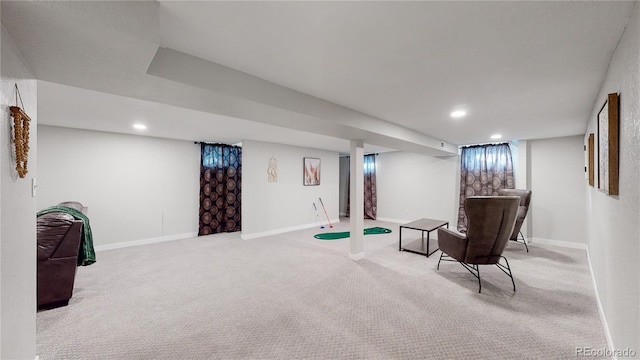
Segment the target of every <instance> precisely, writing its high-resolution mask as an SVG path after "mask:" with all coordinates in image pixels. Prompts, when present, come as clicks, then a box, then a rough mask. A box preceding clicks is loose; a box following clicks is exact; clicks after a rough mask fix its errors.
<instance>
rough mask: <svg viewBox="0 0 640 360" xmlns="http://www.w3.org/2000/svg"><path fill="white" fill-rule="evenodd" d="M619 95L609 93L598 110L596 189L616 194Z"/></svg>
mask: <svg viewBox="0 0 640 360" xmlns="http://www.w3.org/2000/svg"><path fill="white" fill-rule="evenodd" d="M618 104H619V96H618V94H615V93H614V94H609V95H608V96H607V101H605V103H604V105H603V106H602V108H601V109H600V112H598V119H597V120H598V189H599V190H601V191H603V192H604V193H606V194H607V195H618V159H619V158H618V150H619V148H618V146H619V142H618V131H619V121H620V119H619V111H618Z"/></svg>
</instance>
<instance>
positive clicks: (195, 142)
mask: <svg viewBox="0 0 640 360" xmlns="http://www.w3.org/2000/svg"><path fill="white" fill-rule="evenodd" d="M193 143H194V144H195V145H201V144H205V145H223V146H233V147H241V146H238V145H233V144H224V143H212V142H206V141H194V142H193Z"/></svg>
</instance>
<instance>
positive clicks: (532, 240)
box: [527, 238, 587, 250]
mask: <svg viewBox="0 0 640 360" xmlns="http://www.w3.org/2000/svg"><path fill="white" fill-rule="evenodd" d="M527 241H528V242H529V243H531V244H543V245H555V246H562V247H566V248H572V249H582V250H587V244H580V243H575V242H571V241H562V240H551V239H543V238H527Z"/></svg>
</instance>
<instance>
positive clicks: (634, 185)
mask: <svg viewBox="0 0 640 360" xmlns="http://www.w3.org/2000/svg"><path fill="white" fill-rule="evenodd" d="M639 74H640V6H638V5H637V4H636V6H635V7H634V9H633V13H632V17H631V20H630V22H629V24H628V25H627V28H626V30H625V32H624V35H623V37H622V39H621V40H620V43H619V44H618V47H617V49H616V51H615V52H614V54H613V56H612V58H611V62H610V64H609V70H608V72H607V75H606V77H605V79H604V81H603V84H602V87H601V89H600V91H599V93H598V96H597V97H596V98H595V103H594V104H593V110H592V112H591V117H590V118H589V124H588V128H587V133H586V136H588V134H589V133H594V134H597V126H596V116H597V113H598V111H599V110H600V108H601V107H602V105H603V104H604V101H605V100H606V97H607V94H608V93H614V92H617V93H620V187H619V189H620V195H619V196H607V195H606V194H604V193H602V192H600V191H598V190H597V189H594V188H592V187H590V186H589V185H588V183H587V182H586V181H585V180H584V177H583V178H582V184H583V185H582V186H583V189H586V199H587V202H586V211H587V222H588V224H589V225H588V227H587V232H588V233H587V237H588V246H589V256H590V259H591V264H592V268H593V273H594V277H595V281H596V284H597V290H598V294H599V298H600V301H601V303H602V307H603V310H604V314H605V318H606V320H607V324H608V327H609V330H610V333H611V340H612V342H613V345H614V346H615V347H616V348H625V347H627V346H629V347H631V348H633V349H635V350H636V352H638V353H640V225H639V224H640V185H639V184H640V166H639V160H638V159H640V90H639V87H640V75H639ZM596 146H597V141H596ZM596 154H597V150H596ZM595 168H596V169H597V168H598V167H597V166H596V167H595ZM597 176H598V175H597V171H596V179H597Z"/></svg>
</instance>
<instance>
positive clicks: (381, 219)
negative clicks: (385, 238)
mask: <svg viewBox="0 0 640 360" xmlns="http://www.w3.org/2000/svg"><path fill="white" fill-rule="evenodd" d="M376 220H378V221H384V222H390V223H396V224H406V223H410V222H412V221H414V220H416V219H413V220H400V219H391V218H385V217H377V218H376Z"/></svg>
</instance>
